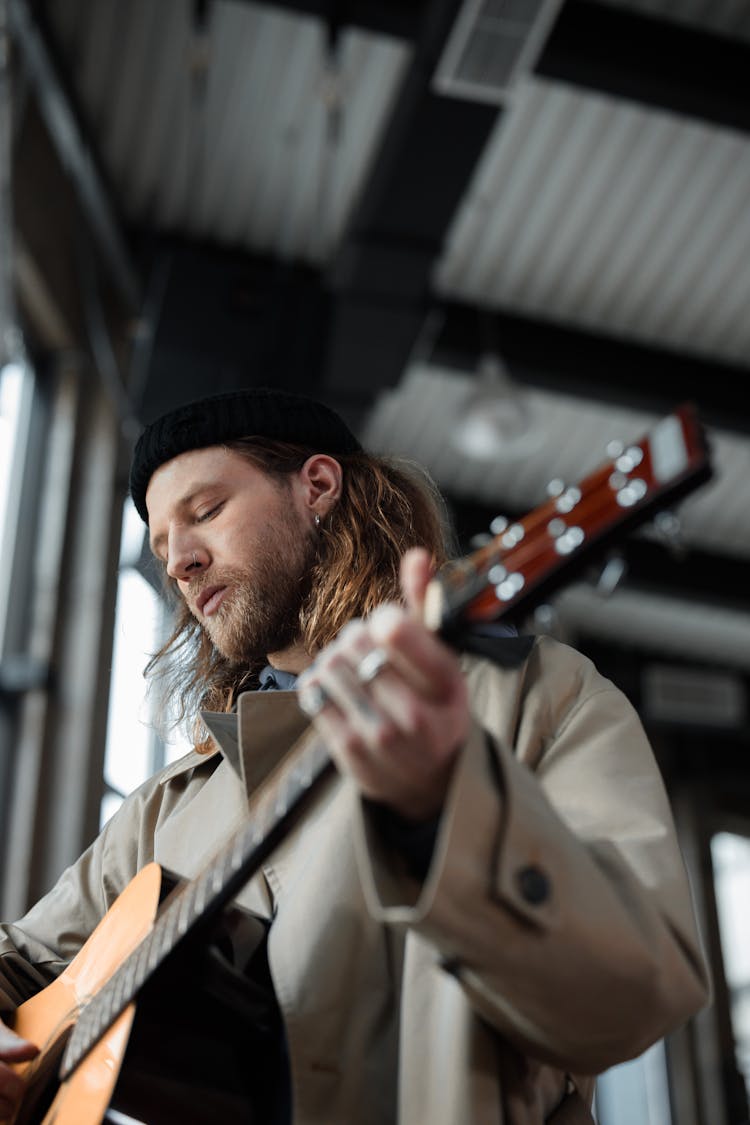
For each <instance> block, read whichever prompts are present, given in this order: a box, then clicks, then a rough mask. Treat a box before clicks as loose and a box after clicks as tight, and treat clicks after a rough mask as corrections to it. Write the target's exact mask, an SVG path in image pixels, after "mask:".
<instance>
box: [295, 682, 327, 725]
mask: <svg viewBox="0 0 750 1125" xmlns="http://www.w3.org/2000/svg"><path fill="white" fill-rule="evenodd" d="M329 698H330V697H329V695H328V692H327V691H326V690H325V688H322V687H321V686H320V684H306V685H305V687H303V688H300V690H299V691H298V692H297V700H298V702H299V705H300V708H301V710H302V711H304V712H305V714H306V715H307V717H308V718H309V719H314V718H315V716H316V715H319V714H320V712H321V711H322V710H323V708H324V707H325V705H326V703H328V702H329Z"/></svg>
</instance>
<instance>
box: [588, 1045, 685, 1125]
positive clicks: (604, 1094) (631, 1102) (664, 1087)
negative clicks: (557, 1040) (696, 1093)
mask: <svg viewBox="0 0 750 1125" xmlns="http://www.w3.org/2000/svg"><path fill="white" fill-rule="evenodd" d="M596 1120H597V1122H598V1123H599V1125H633V1123H634V1122H636V1121H637V1122H638V1123H639V1125H670V1123H671V1121H672V1115H671V1113H670V1108H669V1086H668V1083H667V1065H666V1058H665V1053H664V1043H663V1041H659V1042H658V1043H655V1044H654V1045H653V1047H650V1048H649V1049H648V1051H646V1052H645V1053H644V1054H642V1055H640V1056H639V1057H638V1058H637V1059H632V1060H631V1061H630V1062H626V1063H621V1064H620V1065H619V1066H614V1067H612V1069H611V1070H608V1071H606V1072H605V1073H604V1074H602V1076H601V1077H600V1078H599V1079H598V1081H597V1083H596Z"/></svg>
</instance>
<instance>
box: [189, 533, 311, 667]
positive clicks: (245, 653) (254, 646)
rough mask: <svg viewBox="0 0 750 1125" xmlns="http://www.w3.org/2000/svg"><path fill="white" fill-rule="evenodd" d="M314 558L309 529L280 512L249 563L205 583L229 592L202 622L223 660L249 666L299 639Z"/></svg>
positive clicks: (219, 573) (214, 575) (260, 538)
mask: <svg viewBox="0 0 750 1125" xmlns="http://www.w3.org/2000/svg"><path fill="white" fill-rule="evenodd" d="M317 556H318V540H317V536H316V535H315V533H314V532H313V531H312V529H308V528H306V527H304V526H302V525H301V524H300V523H297V522H296V521H293V520H292V519H291V518H290V517H289V516H288V515H287V514H286V513H284V514H283V515H282V514H279V517H278V521H277V522H275V523H274V524H272V525H267V526H266V527H265V528H264V529H263V530H262V532H261V533H260V534H259V536H258V540H257V543H256V545H255V547H254V558H253V561H252V563H251V564H248V565H247V566H246V567H236V568H224V569H222V570H217V571H214V572H212V574H211V575H210V578H209V580H208V581H207V582H206V583H205V585H206V586H208V585H211V586H216V585H226V586H228V587H229V589H228V591H227V593H226V594H225V595H224V599H223V601H222V603H221V605H220V606H219V608H218V610H217V611H216V613H215V614H212V615H211V617H208V618H204V619H202V620H201V624H202V626H203V629H204V630H205V632H206V634H207V635H208V637H209V639H210V640H211V643H212V644H213V645H214V647H215V648H216V649H218V651H219V652H220V653H221V655H222V656H224V657H225V658H226V659H227V660H229V661H231V662H232V663H233V664H249V663H251V662H255V661H258V660H261V659H265V657H266V656H267V655H268V653H270V652H280V651H281V650H283V649H286V648H288V647H289V646H290V645H292V644H294V643H295V642H296V641H298V640H299V637H300V632H301V630H300V614H301V611H302V608H303V607H304V605H305V603H306V601H307V599H308V597H309V594H310V587H311V581H312V571H313V567H314V565H315V562H316V561H317ZM208 577H209V576H207V578H208ZM199 592H200V591H198V590H196V591H195V593H196V595H197V594H198V593H199Z"/></svg>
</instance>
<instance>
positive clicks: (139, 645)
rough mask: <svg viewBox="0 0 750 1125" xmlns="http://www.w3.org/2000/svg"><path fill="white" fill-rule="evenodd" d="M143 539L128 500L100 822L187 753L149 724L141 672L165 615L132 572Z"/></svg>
mask: <svg viewBox="0 0 750 1125" xmlns="http://www.w3.org/2000/svg"><path fill="white" fill-rule="evenodd" d="M143 537H144V528H143V524H142V523H141V519H140V516H139V515H138V513H137V512H136V510H135V507H134V506H133V503H132V501H130V500H128V502H127V503H126V505H125V509H124V512H123V523H122V539H121V543H120V577H119V583H118V590H117V609H116V615H115V637H114V649H113V654H112V678H111V681H110V698H109V715H108V720H107V744H106V750H105V759H104V781H105V794H104V798H103V800H102V808H101V817H100V819H101V823H102V824H104V822H105V821H106V820H108V819H109V817H110V816H111V815H112V813H113V812H115V810H116V809H117V808H118V806H119V805H120V804H121V802H122V800H123V798H124V797H125V796H126V795H127V794H128V793H130V792H132V790H133V789H135V788H137V786H138V785H140V784H141V782H143V781H145V780H146V778H147V777H150V776H151V774H153V773H154V772H155V771H156V770H158V769H160V768H161V766H163V765H164V764H165V763H167V762H170V761H174V760H175V759H176V758H178V757H180V756H181V755H182V754H184V753H186V752H187V751H188V750H189V749H191V747H190V746H189V744H188V743H187V741H186V740H182V739H179V738H175V741H174V742H170V743H169V745H167V746H165V745H164V744H163V743H162V742H161V740H160V739H159V738H158V737H157V735H156V733H155V731H154V730H153V727H152V726H151V718H152V716H151V714H150V712H149V700H148V698H147V696H146V683H145V680H144V679H143V669H144V666H145V665H146V663H147V661H148V659H149V657H150V656H151V654H152V653H154V652H155V651H156V650H157V649H158V648H159V646H160V645H161V643H162V638H163V637H164V636H165V635H166V631H167V629H168V627H169V613H168V610H167V607H166V604H165V602H164V600H163V599H162V598H161V597H160V596H159V594H158V593H157V591H156V590H155V589H154V587H153V586H152V585H151V584H150V583H149V582H148V581H147V580H146V579H145V578H144V577H143V575H142V573H141V572H140V570H139V569H138V562H139V559H140V556H141V548H142V544H143Z"/></svg>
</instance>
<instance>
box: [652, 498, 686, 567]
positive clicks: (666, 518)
mask: <svg viewBox="0 0 750 1125" xmlns="http://www.w3.org/2000/svg"><path fill="white" fill-rule="evenodd" d="M652 523H653V527H654V531H655V532H656V534H657V536H658V537H659V539H661V541H662V543H663V544H664V546H665V547H668V548H669V550H670V551H671V552H672V554H673V555H676V556H679V557H683V556H684V555H685V552H686V550H687V546H686V544H685V539H684V537H683V533H682V521H681V520H680V517H679V516H678V515H677V514H676V513H675V512H672V511H670V510H669V509H668V508H665V509H663V510H662V511H661V512H657V513H656V515H655V516H654V518H653V521H652Z"/></svg>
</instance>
